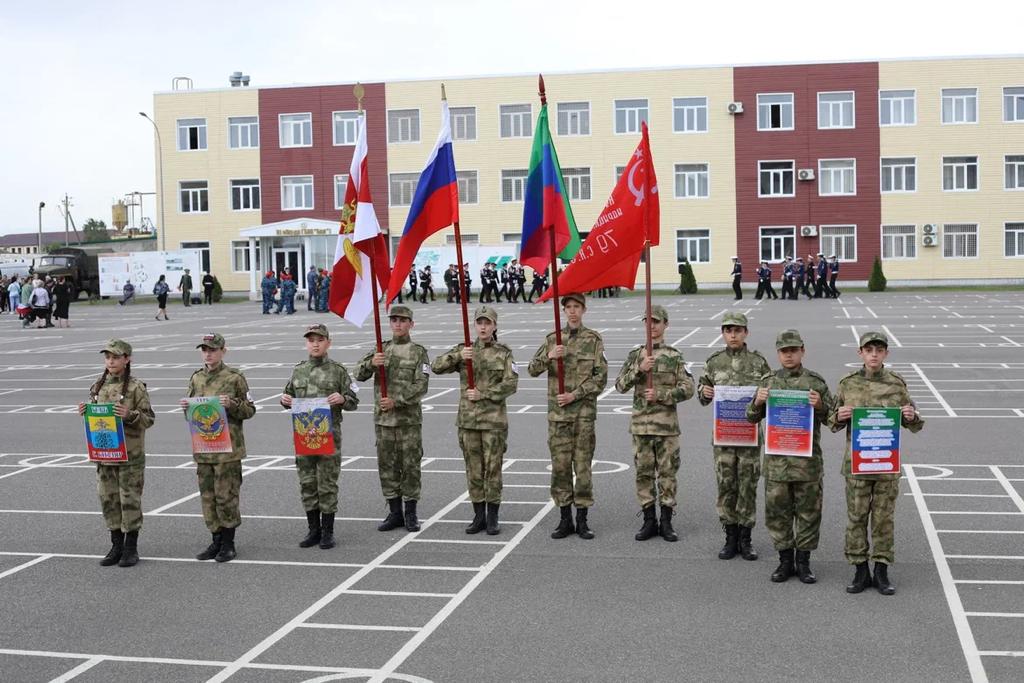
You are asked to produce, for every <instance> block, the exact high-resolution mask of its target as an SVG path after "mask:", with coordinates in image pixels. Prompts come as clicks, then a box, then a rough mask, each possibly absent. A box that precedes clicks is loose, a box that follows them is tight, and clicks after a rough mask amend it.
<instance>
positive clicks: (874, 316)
mask: <svg viewBox="0 0 1024 683" xmlns="http://www.w3.org/2000/svg"><path fill="white" fill-rule="evenodd" d="M864 310H865V311H867V312H868V313H870V314H871V317H872V318H877V317H878V314H877V313H875V312H874V311H872V310H871V308H870V307H869V306H865V307H864Z"/></svg>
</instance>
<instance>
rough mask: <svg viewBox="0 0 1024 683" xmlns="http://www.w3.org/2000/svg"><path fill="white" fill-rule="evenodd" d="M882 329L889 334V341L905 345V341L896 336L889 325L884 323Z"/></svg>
mask: <svg viewBox="0 0 1024 683" xmlns="http://www.w3.org/2000/svg"><path fill="white" fill-rule="evenodd" d="M882 331H883V332H885V333H886V334H887V335H889V341H891V342H892V343H893V344H895V345H896V346H903V342H901V341H900V340H899V339H897V338H896V335H895V334H893V333H892V330H890V329H889V326H888V325H882Z"/></svg>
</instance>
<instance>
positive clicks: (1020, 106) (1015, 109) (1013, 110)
mask: <svg viewBox="0 0 1024 683" xmlns="http://www.w3.org/2000/svg"><path fill="white" fill-rule="evenodd" d="M1003 121H1006V122H1007V123H1010V122H1012V121H1024V88H1003Z"/></svg>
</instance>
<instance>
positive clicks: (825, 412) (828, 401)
mask: <svg viewBox="0 0 1024 683" xmlns="http://www.w3.org/2000/svg"><path fill="white" fill-rule="evenodd" d="M818 394H819V395H820V396H821V402H820V403H818V407H817V408H815V410H814V417H815V419H817V420H818V421H819V422H822V423H824V422H828V420H829V417H830V416H831V415H832V410H833V408H835V401H836V399H835V397H834V396H832V392H831V391H829V389H828V385H827V384H825V383H824V382H822V383H821V387H819V389H818ZM837 412H838V409H837Z"/></svg>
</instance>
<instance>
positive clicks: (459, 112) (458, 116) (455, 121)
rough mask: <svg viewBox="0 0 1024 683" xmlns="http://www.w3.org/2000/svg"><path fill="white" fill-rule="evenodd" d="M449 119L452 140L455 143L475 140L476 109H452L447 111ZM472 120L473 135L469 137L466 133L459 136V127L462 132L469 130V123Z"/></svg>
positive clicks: (469, 107)
mask: <svg viewBox="0 0 1024 683" xmlns="http://www.w3.org/2000/svg"><path fill="white" fill-rule="evenodd" d="M448 113H449V116H450V118H451V125H452V140H453V141H456V142H470V141H472V140H476V139H477V130H476V107H474V106H468V107H452V108H451V109H449V110H448ZM470 119H472V123H473V135H472V136H470V135H468V134H466V133H463V134H461V135H460V134H459V132H460V126H461V129H462V130H466V129H468V128H469V123H468V122H469V121H470Z"/></svg>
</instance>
